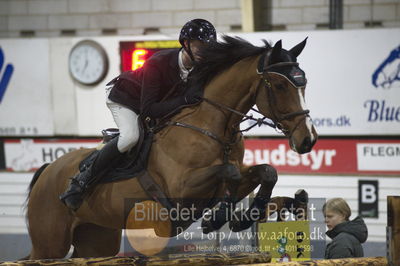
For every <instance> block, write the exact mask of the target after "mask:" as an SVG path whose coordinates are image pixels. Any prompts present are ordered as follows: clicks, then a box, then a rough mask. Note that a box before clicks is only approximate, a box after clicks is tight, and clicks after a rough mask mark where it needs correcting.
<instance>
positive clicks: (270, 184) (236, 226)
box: [229, 164, 278, 232]
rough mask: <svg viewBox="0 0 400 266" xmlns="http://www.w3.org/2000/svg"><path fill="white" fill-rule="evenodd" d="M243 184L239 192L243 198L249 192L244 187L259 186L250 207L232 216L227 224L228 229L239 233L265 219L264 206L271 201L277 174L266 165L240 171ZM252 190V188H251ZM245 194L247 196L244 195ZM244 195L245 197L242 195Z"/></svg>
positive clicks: (272, 168)
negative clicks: (248, 185)
mask: <svg viewBox="0 0 400 266" xmlns="http://www.w3.org/2000/svg"><path fill="white" fill-rule="evenodd" d="M242 174H243V180H248V181H247V183H246V182H244V183H243V185H242V186H241V187H240V189H239V191H242V193H243V191H244V193H243V195H242V196H243V197H245V196H246V195H247V194H249V193H250V192H251V191H250V192H249V191H248V190H246V187H243V186H244V185H246V184H248V183H249V182H251V183H256V184H261V187H260V189H259V191H258V192H257V195H256V196H255V198H254V200H253V202H252V204H251V205H250V207H249V208H248V209H247V210H246V211H245V210H239V211H237V212H235V214H234V215H233V217H232V218H233V219H232V220H231V221H230V222H229V227H230V228H231V230H232V231H234V232H239V231H242V230H245V229H247V228H249V227H250V226H251V225H252V224H253V223H254V222H255V221H258V220H261V219H264V218H265V217H266V208H265V206H266V205H267V204H268V202H269V201H270V200H271V195H272V190H273V188H274V187H275V184H276V182H277V181H278V174H277V172H276V170H275V168H274V167H272V166H270V165H268V164H260V165H255V166H251V167H246V168H243V169H242ZM253 189H254V188H253ZM246 193H247V194H246ZM244 194H245V195H244Z"/></svg>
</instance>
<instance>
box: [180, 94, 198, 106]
mask: <svg viewBox="0 0 400 266" xmlns="http://www.w3.org/2000/svg"><path fill="white" fill-rule="evenodd" d="M184 98H185V103H186V104H196V103H198V102H200V101H201V97H200V95H185V96H184Z"/></svg>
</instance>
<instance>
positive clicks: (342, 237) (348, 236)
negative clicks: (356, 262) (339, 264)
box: [325, 217, 368, 259]
mask: <svg viewBox="0 0 400 266" xmlns="http://www.w3.org/2000/svg"><path fill="white" fill-rule="evenodd" d="M326 234H327V235H328V236H329V237H330V238H331V239H332V242H331V243H329V244H328V245H327V246H326V250H325V259H338V258H358V257H363V256H364V251H363V248H362V246H361V243H364V242H365V241H366V240H367V237H368V229H367V226H366V225H365V223H364V220H363V219H362V218H361V217H357V218H355V219H354V220H352V221H348V222H343V223H340V224H338V225H336V226H335V227H334V228H333V229H332V230H329V231H327V232H326Z"/></svg>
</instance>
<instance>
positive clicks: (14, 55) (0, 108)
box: [0, 39, 68, 136]
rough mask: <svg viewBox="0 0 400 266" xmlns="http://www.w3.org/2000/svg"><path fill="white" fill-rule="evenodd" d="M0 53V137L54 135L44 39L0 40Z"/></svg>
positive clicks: (46, 51)
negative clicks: (0, 97) (0, 64)
mask: <svg viewBox="0 0 400 266" xmlns="http://www.w3.org/2000/svg"><path fill="white" fill-rule="evenodd" d="M0 53H2V55H0V57H2V58H3V62H4V63H3V64H2V65H3V67H1V66H0V82H1V84H2V87H1V88H0V91H1V95H0V96H2V100H1V102H0V136H43V135H48V136H52V135H54V124H53V110H52V101H51V91H50V72H49V71H50V69H49V62H50V58H49V53H50V49H49V44H48V40H43V39H36V40H35V39H21V40H15V39H14V40H12V39H2V40H0ZM7 67H8V69H13V71H10V72H11V73H10V72H8V73H9V74H8V75H7V73H6V72H7V71H6V69H7ZM67 74H68V73H67ZM7 77H8V78H9V79H8V82H6V83H2V81H3V82H4V80H5V79H6V78H7Z"/></svg>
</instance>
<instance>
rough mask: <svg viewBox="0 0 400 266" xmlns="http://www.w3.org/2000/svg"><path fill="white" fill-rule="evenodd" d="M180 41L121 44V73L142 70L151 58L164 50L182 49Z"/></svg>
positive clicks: (129, 42)
mask: <svg viewBox="0 0 400 266" xmlns="http://www.w3.org/2000/svg"><path fill="white" fill-rule="evenodd" d="M180 47H181V44H180V43H179V42H178V41H175V40H174V41H170V40H168V41H123V42H120V43H119V49H120V57H121V72H124V71H128V70H135V69H138V68H141V67H142V66H143V64H144V62H146V60H147V59H148V58H150V56H152V55H153V54H155V53H156V52H158V51H160V50H162V49H170V48H180Z"/></svg>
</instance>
